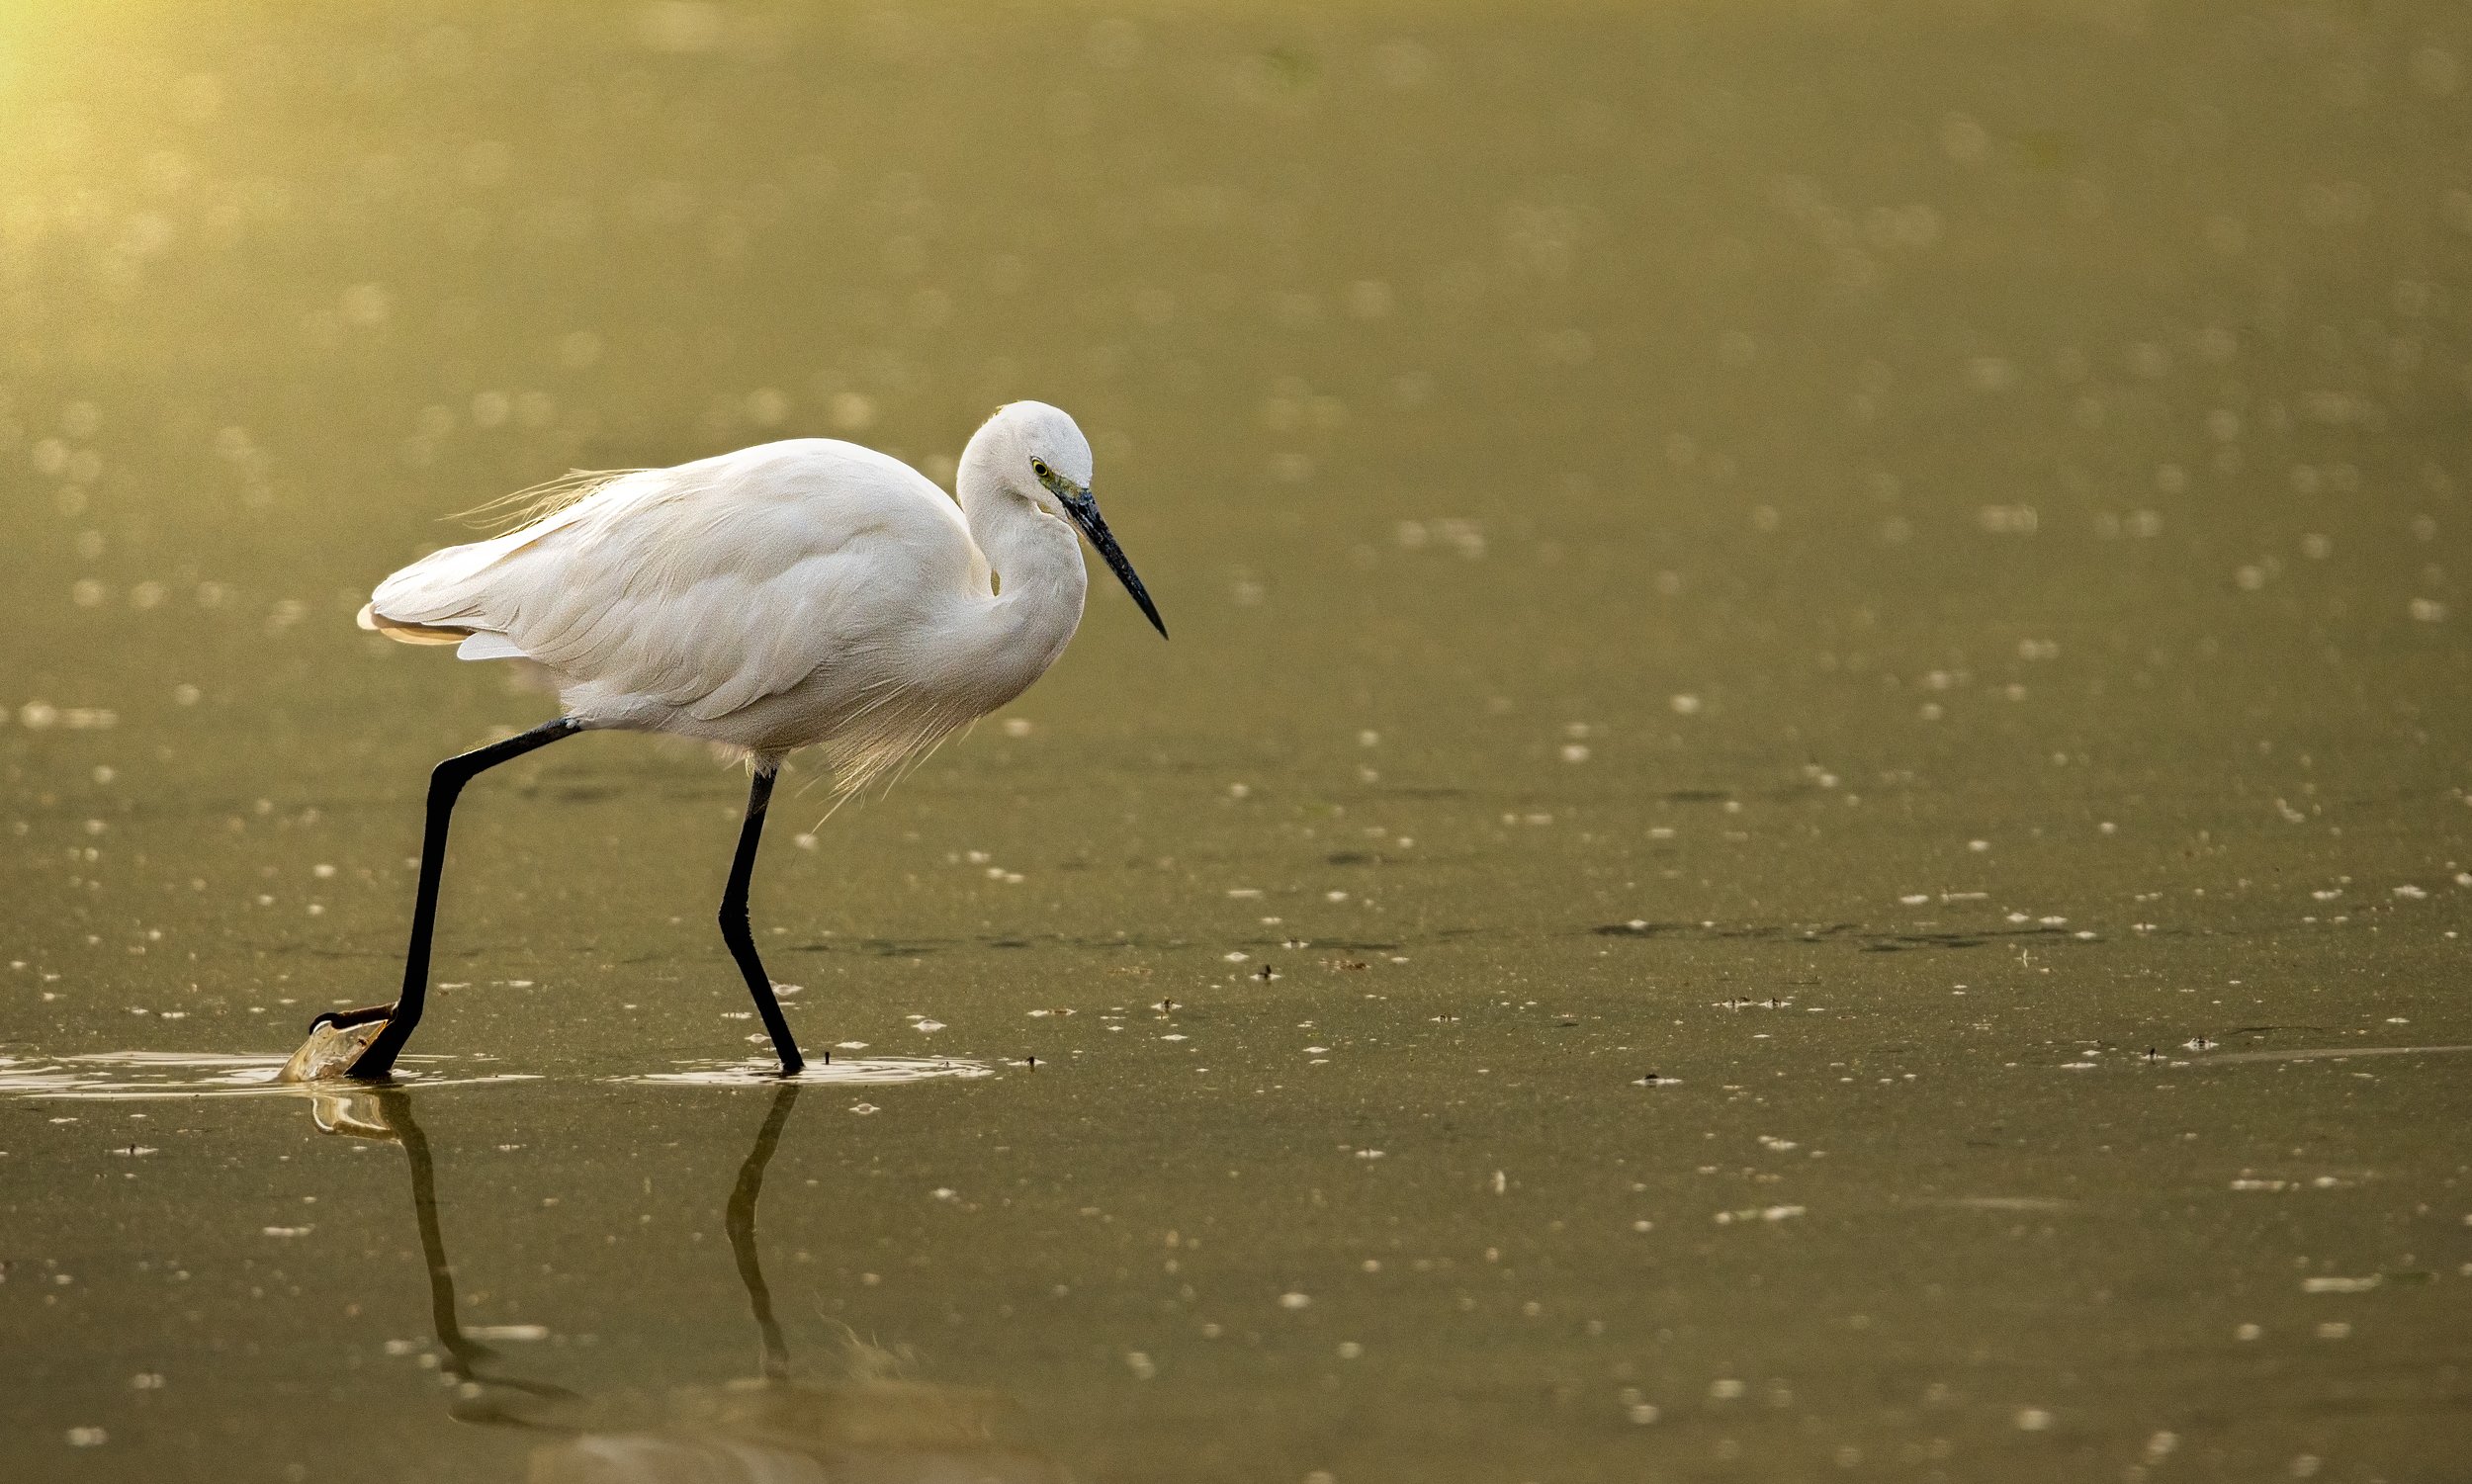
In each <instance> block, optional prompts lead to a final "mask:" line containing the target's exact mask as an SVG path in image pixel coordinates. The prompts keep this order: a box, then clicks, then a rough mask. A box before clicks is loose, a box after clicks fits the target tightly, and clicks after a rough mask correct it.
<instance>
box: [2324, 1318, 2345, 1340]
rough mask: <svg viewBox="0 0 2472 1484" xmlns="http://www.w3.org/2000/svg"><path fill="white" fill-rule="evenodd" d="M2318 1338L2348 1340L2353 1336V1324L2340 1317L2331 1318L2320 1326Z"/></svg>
mask: <svg viewBox="0 0 2472 1484" xmlns="http://www.w3.org/2000/svg"><path fill="white" fill-rule="evenodd" d="M2318 1338H2319V1339H2321V1340H2348V1339H2350V1338H2351V1326H2350V1325H2348V1324H2346V1323H2344V1322H2343V1321H2342V1320H2340V1319H2333V1320H2329V1321H2327V1322H2326V1323H2325V1324H2322V1325H2320V1326H2318Z"/></svg>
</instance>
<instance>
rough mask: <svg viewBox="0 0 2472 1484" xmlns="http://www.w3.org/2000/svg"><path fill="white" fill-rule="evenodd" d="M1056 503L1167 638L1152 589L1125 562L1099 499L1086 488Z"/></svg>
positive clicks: (1128, 563) (1059, 499)
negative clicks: (1088, 539) (1152, 599)
mask: <svg viewBox="0 0 2472 1484" xmlns="http://www.w3.org/2000/svg"><path fill="white" fill-rule="evenodd" d="M1057 500H1058V503H1060V504H1062V505H1063V506H1064V513H1065V514H1066V515H1067V516H1070V517H1071V518H1072V521H1073V524H1074V525H1076V526H1078V527H1080V528H1081V532H1082V534H1083V535H1085V536H1087V537H1089V538H1090V544H1091V545H1092V546H1093V547H1095V548H1097V549H1098V552H1099V555H1100V556H1102V557H1104V558H1105V559H1106V563H1107V570H1109V571H1111V572H1114V573H1115V577H1116V580H1117V581H1119V582H1121V583H1123V584H1124V590H1125V591H1126V592H1129V593H1131V594H1132V595H1133V601H1134V602H1136V603H1138V604H1140V605H1141V610H1142V617H1144V618H1146V619H1148V620H1150V627H1152V628H1154V629H1156V630H1158V631H1159V637H1160V638H1161V639H1165V638H1167V637H1168V626H1167V625H1166V624H1164V623H1162V622H1160V620H1159V609H1158V606H1157V605H1156V604H1154V603H1152V602H1151V601H1150V590H1149V589H1148V588H1146V587H1144V586H1142V579H1141V577H1140V576H1139V575H1138V574H1136V573H1135V572H1134V570H1133V564H1132V563H1130V562H1127V561H1126V560H1124V548H1122V547H1120V546H1117V545H1116V544H1115V533H1114V532H1112V531H1109V530H1108V529H1107V522H1106V520H1105V518H1104V517H1103V516H1101V515H1100V513H1099V500H1098V498H1097V497H1096V496H1094V495H1093V494H1092V493H1091V492H1090V491H1089V490H1087V489H1084V490H1080V491H1078V492H1076V493H1072V494H1062V493H1059V494H1058V496H1057Z"/></svg>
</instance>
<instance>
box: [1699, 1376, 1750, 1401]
mask: <svg viewBox="0 0 2472 1484" xmlns="http://www.w3.org/2000/svg"><path fill="white" fill-rule="evenodd" d="M1748 1389H1749V1388H1748V1387H1746V1386H1744V1385H1743V1384H1742V1382H1740V1381H1739V1380H1736V1379H1735V1378H1734V1377H1732V1376H1723V1377H1720V1378H1719V1379H1717V1380H1714V1381H1711V1382H1709V1383H1708V1394H1709V1398H1710V1400H1712V1401H1720V1402H1730V1401H1738V1400H1740V1399H1741V1397H1742V1393H1743V1392H1744V1391H1746V1390H1748Z"/></svg>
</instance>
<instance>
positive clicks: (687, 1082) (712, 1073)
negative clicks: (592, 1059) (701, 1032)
mask: <svg viewBox="0 0 2472 1484" xmlns="http://www.w3.org/2000/svg"><path fill="white" fill-rule="evenodd" d="M995 1073H996V1069H995V1068H993V1067H990V1066H988V1065H987V1064H986V1063H985V1062H974V1061H969V1060H966V1059H964V1058H961V1057H950V1056H860V1057H850V1056H837V1057H835V1058H834V1059H833V1060H832V1061H830V1062H821V1063H820V1062H809V1063H808V1064H807V1066H806V1068H805V1069H804V1070H803V1071H801V1072H800V1073H799V1074H798V1075H797V1076H795V1077H783V1076H782V1075H781V1072H780V1065H779V1064H778V1063H776V1062H774V1061H771V1060H770V1059H765V1060H760V1061H746V1062H682V1063H680V1064H679V1070H677V1071H675V1072H647V1073H643V1074H641V1075H638V1076H633V1077H613V1078H611V1079H610V1081H612V1082H623V1083H649V1084H653V1085H656V1086H662V1087H696V1088H777V1087H780V1086H781V1085H783V1084H784V1083H797V1084H799V1085H800V1086H802V1087H803V1086H805V1085H807V1084H810V1083H845V1084H883V1083H902V1082H932V1081H935V1080H936V1079H939V1078H973V1077H993V1076H994V1075H995Z"/></svg>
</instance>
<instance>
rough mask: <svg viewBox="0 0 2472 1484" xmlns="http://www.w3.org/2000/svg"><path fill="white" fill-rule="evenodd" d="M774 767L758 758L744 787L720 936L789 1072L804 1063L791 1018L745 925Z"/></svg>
mask: <svg viewBox="0 0 2472 1484" xmlns="http://www.w3.org/2000/svg"><path fill="white" fill-rule="evenodd" d="M774 772H775V769H774V768H773V767H768V766H764V765H761V764H758V765H757V767H756V769H755V781H754V782H753V783H752V784H751V785H750V786H749V788H748V790H747V823H746V824H745V825H742V826H740V827H739V853H738V855H737V857H736V858H735V859H733V860H732V861H731V862H730V884H729V886H728V887H726V888H724V889H723V891H722V893H721V940H722V941H723V942H725V943H728V944H729V945H730V956H731V957H732V958H734V959H737V960H738V965H739V973H741V974H743V975H745V976H746V977H747V993H749V994H750V995H752V996H754V997H755V1012H756V1013H757V1014H759V1015H762V1016H763V1017H764V1030H765V1031H766V1032H767V1033H768V1034H769V1035H771V1037H772V1049H773V1051H774V1052H775V1053H776V1054H777V1055H778V1056H779V1057H780V1058H781V1073H782V1075H783V1076H785V1077H786V1076H790V1075H792V1074H794V1073H796V1072H797V1071H798V1070H799V1069H800V1068H801V1067H804V1066H806V1065H807V1059H806V1058H805V1057H803V1056H800V1055H799V1054H798V1042H797V1041H796V1040H794V1039H792V1038H791V1036H790V1022H789V1021H787V1020H785V1019H783V1018H782V1017H781V1002H780V1001H778V1000H775V999H773V998H772V979H771V977H770V976H769V975H767V974H765V973H764V961H763V960H762V959H760V958H757V957H756V956H755V935H754V934H753V933H752V932H750V931H749V930H748V927H747V886H748V883H749V882H750V881H752V880H753V879H754V876H755V847H756V846H758V845H760V844H762V843H763V838H764V810H765V809H766V808H767V807H768V806H770V804H771V803H772V779H773V775H774Z"/></svg>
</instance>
